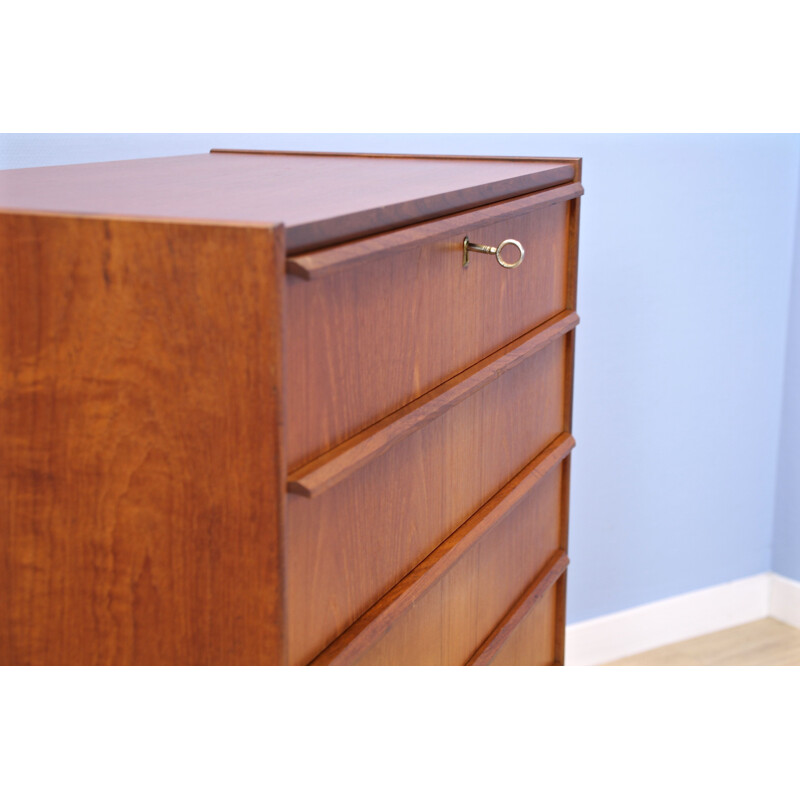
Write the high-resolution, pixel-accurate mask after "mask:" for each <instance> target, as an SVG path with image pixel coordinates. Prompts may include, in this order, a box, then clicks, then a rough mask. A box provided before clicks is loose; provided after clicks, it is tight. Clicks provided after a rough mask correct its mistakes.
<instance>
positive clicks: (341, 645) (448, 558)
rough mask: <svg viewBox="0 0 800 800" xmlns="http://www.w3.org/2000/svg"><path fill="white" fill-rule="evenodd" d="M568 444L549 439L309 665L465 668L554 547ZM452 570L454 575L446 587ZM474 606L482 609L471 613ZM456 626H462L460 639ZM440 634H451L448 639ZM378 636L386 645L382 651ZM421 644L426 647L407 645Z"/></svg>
mask: <svg viewBox="0 0 800 800" xmlns="http://www.w3.org/2000/svg"><path fill="white" fill-rule="evenodd" d="M574 444H575V442H574V440H573V439H572V437H571V436H570V435H568V434H563V435H562V436H559V437H558V438H557V439H555V440H554V441H553V442H552V443H551V444H550V445H549V446H548V447H547V448H545V450H544V451H543V452H542V453H540V454H539V455H538V456H537V457H536V458H535V459H534V460H533V461H532V462H531V463H530V464H528V465H526V467H525V468H524V469H522V470H521V471H520V472H519V473H518V474H517V475H516V476H515V477H514V478H513V479H512V480H511V481H509V482H508V483H507V484H506V485H505V486H504V487H503V488H502V489H501V490H500V491H499V492H498V493H497V494H496V495H495V496H494V497H492V498H491V499H490V500H489V502H487V503H486V504H485V505H484V506H482V507H481V508H480V509H479V510H478V511H477V512H476V513H475V514H474V515H473V516H472V517H470V518H469V520H467V521H466V522H465V523H464V524H463V525H462V526H461V527H460V528H459V529H458V530H457V531H456V532H455V533H453V535H452V536H450V537H448V538H447V539H446V540H445V541H444V542H443V543H442V544H441V545H440V546H439V547H438V548H437V549H436V550H434V551H433V553H431V555H430V556H428V558H426V559H425V560H424V561H423V562H422V563H421V564H419V566H417V567H416V568H415V569H414V570H412V571H411V572H410V573H409V574H408V575H407V576H406V577H405V578H404V579H403V580H402V581H400V582H399V583H398V584H397V585H396V586H394V587H393V588H392V589H391V590H390V591H389V592H387V593H386V595H385V596H384V597H382V598H381V599H380V601H379V602H378V603H376V604H375V605H374V606H373V607H372V608H370V609H369V610H368V611H367V612H366V613H365V614H364V615H363V616H362V617H360V618H359V619H358V621H357V622H356V623H355V624H353V625H352V626H351V627H350V628H348V630H347V631H345V633H344V634H343V635H342V636H340V637H339V638H338V639H337V640H336V641H335V642H333V644H331V645H330V647H328V648H327V649H326V650H325V651H324V652H323V653H322V654H320V656H318V658H317V659H316V660H315V662H314V663H315V664H352V663H367V661H369V663H377V662H379V661H380V662H381V663H389V661H391V660H392V659H400V661H401V662H403V663H423V662H425V663H427V662H429V661H430V659H431V658H433V659H434V660H437V659H438V662H439V663H463V662H464V661H465V660H466V658H467V657H468V656H469V655H470V654H471V653H472V652H473V650H474V649H475V648H476V647H477V646H478V645H479V644H480V642H481V641H483V639H484V638H485V637H486V636H487V635H488V633H489V632H490V631H491V629H492V628H493V627H494V625H495V624H496V622H497V620H498V619H499V618H500V617H501V616H502V614H503V613H504V612H505V611H506V609H507V608H508V606H509V605H510V604H511V603H512V602H513V601H514V600H515V599H516V597H517V595H518V594H519V592H521V591H522V590H523V589H524V588H525V587H526V586H527V585H528V583H529V581H530V579H531V577H532V576H533V575H535V574H536V572H537V571H538V569H539V568H540V567H541V564H542V563H544V560H545V559H546V558H547V556H549V555H550V553H551V552H552V551H553V550H554V549H555V548H556V546H557V541H558V530H559V526H558V515H559V512H560V504H559V492H560V470H559V469H557V468H558V466H559V464H561V463H562V461H563V459H564V458H565V457H566V455H567V454H568V453H569V451H570V450H571V448H572V447H573V445H574ZM553 476H555V477H553ZM507 518H508V521H507ZM477 545H481V546H480V547H476V546H477ZM484 545H485V546H484ZM520 548H522V549H521V550H520ZM473 551H474V552H473ZM509 552H513V556H509V555H508V553H509ZM450 570H454V571H455V572H456V575H455V577H454V578H453V579H452V580H450V579H448V580H447V583H445V582H444V579H445V577H446V575H447V573H448V572H449V571H450ZM465 584H468V585H465ZM478 584H480V586H479V585H478ZM443 587H446V588H443ZM432 590H435V591H432ZM429 592H430V593H431V595H432V596H431V597H428V593H429ZM479 601H480V608H478V609H476V608H474V604H475V603H478V602H479ZM453 603H456V604H459V603H462V604H463V603H467V606H466V607H464V608H462V609H461V611H460V612H459V613H457V614H456V613H451V612H450V611H447V609H448V608H451V609H452V608H453V607H454V606H453ZM470 609H472V610H470ZM476 613H477V614H478V616H476ZM445 614H446V618H447V619H448V620H450V623H449V624H448V625H445V621H444V620H445V617H444V616H443V615H445ZM454 624H455V625H460V626H461V632H460V633H459V634H458V635H456V634H455V633H454V631H453V625H454ZM445 627H448V629H449V630H450V634H449V635H448V636H447V637H446V639H445V638H443V635H444V628H445ZM423 632H424V634H425V635H424V636H423ZM384 637H386V638H388V642H387V643H384V644H383V645H382V644H381V642H382V641H383V640H384ZM423 640H424V641H425V642H426V643H425V644H424V645H421V646H420V647H417V646H414V645H413V642H414V641H418V642H423ZM445 641H447V642H449V645H448V647H447V648H446V652H445V650H443V649H442V647H444V643H445ZM398 642H401V643H402V644H398ZM409 647H410V649H409ZM405 650H408V656H403V652H404V651H405ZM367 654H368V655H367ZM434 654H438V655H434ZM387 659H389V661H387Z"/></svg>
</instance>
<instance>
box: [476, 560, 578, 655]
mask: <svg viewBox="0 0 800 800" xmlns="http://www.w3.org/2000/svg"><path fill="white" fill-rule="evenodd" d="M565 580H566V576H562V577H561V578H560V579H559V581H558V583H557V584H556V585H555V586H551V587H550V588H549V589H547V591H546V592H544V593H543V595H542V597H540V598H539V597H537V598H536V602H535V603H532V604H531V606H530V608H528V609H526V613H525V614H524V615H522V617H521V619H520V620H519V621H518V622H516V624H514V623H512V624H509V625H508V629H505V628H503V629H501V630H500V631H498V632H497V633H496V634H495V636H494V637H493V638H492V639H490V640H489V641H488V642H487V643H486V645H485V647H484V648H481V651H480V652H479V653H478V654H477V655H476V657H475V658H474V659H473V660H472V661H471V662H470V663H472V664H474V665H476V666H492V667H513V666H520V665H526V666H531V667H552V666H555V665H556V663H560V661H559V659H560V655H559V653H558V647H557V641H558V636H559V635H562V634H563V622H559V619H560V618H561V617H563V609H562V608H560V607H559V600H558V598H559V592H560V590H561V585H560V584H561V583H562V582H563V581H565ZM562 596H563V593H562Z"/></svg>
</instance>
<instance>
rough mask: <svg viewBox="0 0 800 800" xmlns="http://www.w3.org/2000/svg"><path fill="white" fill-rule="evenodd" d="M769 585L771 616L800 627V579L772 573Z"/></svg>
mask: <svg viewBox="0 0 800 800" xmlns="http://www.w3.org/2000/svg"><path fill="white" fill-rule="evenodd" d="M771 578H772V579H771V581H770V586H769V616H771V617H774V618H775V619H778V620H780V621H781V622H785V623H786V624H787V625H793V626H794V627H795V628H800V581H793V580H792V579H791V578H784V577H783V575H775V574H772V575H771Z"/></svg>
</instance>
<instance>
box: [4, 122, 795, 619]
mask: <svg viewBox="0 0 800 800" xmlns="http://www.w3.org/2000/svg"><path fill="white" fill-rule="evenodd" d="M0 142H2V146H0V167H3V168H11V167H17V166H33V165H42V164H52V163H72V162H78V161H87V160H109V159H116V158H137V157H142V156H155V155H171V154H179V153H191V152H203V151H205V150H208V149H209V148H211V147H221V146H222V147H225V146H234V147H235V146H240V147H254V148H258V147H260V148H265V149H267V148H272V149H280V148H286V149H316V150H325V149H331V150H345V151H349V150H353V151H377V152H380V151H384V152H392V151H394V152H422V153H473V154H493V155H541V156H547V155H553V156H573V155H579V156H582V157H583V158H584V185H585V187H586V196H585V198H584V201H583V208H582V220H581V222H582V231H581V251H580V266H579V271H580V278H579V296H578V305H579V311H580V314H581V318H582V323H581V325H580V327H579V329H578V346H577V355H576V381H575V417H574V430H575V436H576V438H577V440H578V448H577V449H576V451H575V454H574V457H573V479H572V480H573V496H572V509H571V557H572V566H571V569H570V579H569V580H570V589H569V604H568V621H570V622H577V621H580V620H583V619H587V618H591V617H594V616H597V615H600V614H606V613H610V612H613V611H618V610H621V609H624V608H628V607H630V606H634V605H638V604H640V603H645V602H649V601H653V600H658V599H661V598H664V597H668V596H671V595H674V594H678V593H681V592H685V591H689V590H692V589H699V588H702V587H705V586H710V585H713V584H716V583H720V582H723V581H727V580H733V579H736V578H740V577H744V576H747V575H752V574H754V573H758V572H762V571H764V570H767V569H769V568H770V565H771V563H772V554H771V544H772V531H773V521H774V510H775V492H776V475H777V464H778V443H779V438H780V424H781V409H782V397H783V373H784V364H785V358H786V334H787V319H788V307H789V299H788V295H789V287H790V276H791V266H792V253H793V243H794V238H795V224H796V207H797V194H798V168H799V167H800V137H799V136H794V135H792V136H789V135H694V134H692V135H653V134H647V135H588V134H586V135H584V134H564V135H538V134H537V135H488V134H487V135H482V134H481V135H478V134H474V135H473V134H469V135H427V134H425V135H422V134H420V135H355V134H337V135H334V134H325V135H290V134H282V135H236V134H216V135H214V134H209V135H206V134H175V135H166V134H157V135H130V136H126V135H83V134H81V135H70V136H62V135H59V136H52V137H50V136H41V135H40V136H6V137H5V139H4V140H3V139H0ZM798 291H800V290H798ZM795 294H796V296H797V292H796V293H795ZM794 308H795V314H794V317H793V324H794V325H795V330H796V331H797V330H798V329H800V322H798V319H799V316H798V313H797V311H798V310H800V300H797V299H795V305H794ZM795 338H797V337H795ZM792 353H793V355H791V356H790V358H792V359H793V360H792V361H791V364H793V365H794V367H793V370H794V371H793V373H792V375H793V378H792V381H793V382H792V386H794V387H795V388H794V389H792V390H791V391H792V392H794V394H793V396H796V389H797V388H800V351H798V349H797V348H796V347H795V348H794V349H793V350H792ZM788 390H789V384H788V383H787V391H788ZM787 396H788V395H787ZM787 408H788V405H787ZM786 420H788V421H787V422H786V423H785V424H787V425H789V426H794V427H793V429H792V430H793V431H794V434H793V440H792V441H793V442H794V443H795V446H794V447H789V450H788V452H787V451H786V448H784V451H783V453H782V459H783V460H782V464H783V465H784V466H783V474H784V476H789V477H786V480H785V481H784V485H788V483H791V482H792V481H794V484H796V478H797V476H798V461H797V454H798V447H799V446H800V418H798V415H797V412H796V411H791V409H789V410H788V411H787V414H786ZM792 459H794V460H792ZM787 464H788V466H786V465H787ZM787 481H788V483H787ZM794 484H792V485H794ZM785 495H786V493H785V492H784V502H783V506H781V508H783V509H784V510H783V512H781V513H783V514H784V516H785V517H786V519H789V518H792V519H795V520H796V519H798V518H800V517H799V516H798V514H799V512H800V509H798V508H797V506H796V503H797V499H796V498H793V497H790V501H791V502H786V500H785ZM793 503H794V504H795V505H793ZM780 519H781V520H783V517H780ZM779 529H780V530H781V531H782V533H781V538H780V540H779V543H780V547H779V548H778V549H779V550H780V552H781V553H783V552H784V551H787V552H788V551H789V550H791V551H792V553H793V558H794V562H793V563H795V565H797V564H798V563H800V559H798V557H797V556H798V549H797V540H796V538H794V539H792V538H791V535H789V534H790V533H792V531H789V529H788V528H787V526H786V525H785V524H782V527H781V526H779ZM793 534H794V535H795V537H796V534H797V525H795V526H794V529H793ZM790 540H791V541H790ZM781 548H782V549H781ZM776 555H777V550H776ZM781 558H783V556H781ZM788 558H789V557H788V556H787V559H788ZM787 574H789V573H787ZM796 577H797V576H796Z"/></svg>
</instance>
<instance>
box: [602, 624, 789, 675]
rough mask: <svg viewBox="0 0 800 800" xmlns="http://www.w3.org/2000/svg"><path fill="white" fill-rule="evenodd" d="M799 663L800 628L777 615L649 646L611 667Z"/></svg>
mask: <svg viewBox="0 0 800 800" xmlns="http://www.w3.org/2000/svg"><path fill="white" fill-rule="evenodd" d="M798 665H800V630H798V629H797V628H793V627H792V626H791V625H785V624H784V623H783V622H778V621H777V620H775V619H770V618H767V619H760V620H758V621H757V622H749V623H748V624H747V625H739V626H737V627H736V628H728V629H727V630H724V631H717V632H716V633H709V634H708V635H707V636H698V637H697V638H696V639H687V640H686V641H683V642H677V643H676V644H670V645H667V646H666V647H658V648H656V649H655V650H648V651H647V652H646V653H639V655H635V656H629V657H628V658H623V659H620V660H619V661H614V662H612V663H610V664H607V665H605V666H610V667H655V666H663V667H678V666H691V667H711V666H719V667H736V666H750V667H756V666H776V667H778V666H798Z"/></svg>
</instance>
